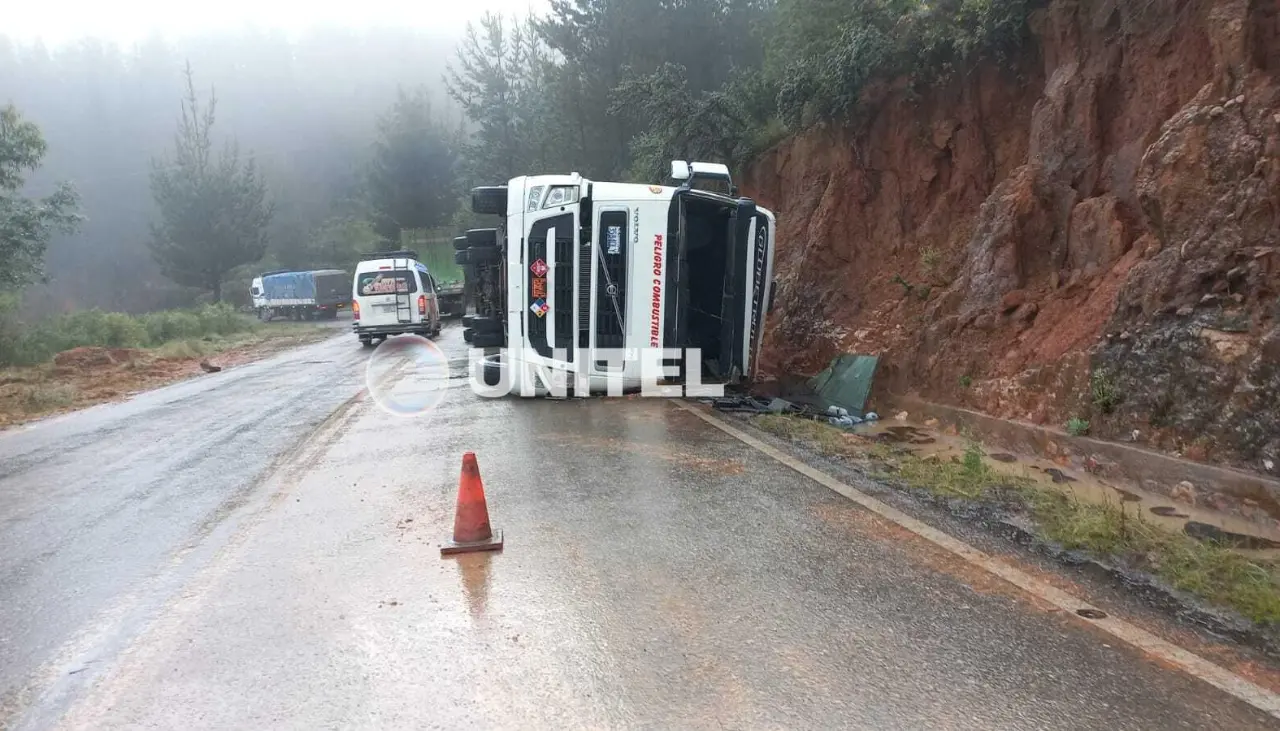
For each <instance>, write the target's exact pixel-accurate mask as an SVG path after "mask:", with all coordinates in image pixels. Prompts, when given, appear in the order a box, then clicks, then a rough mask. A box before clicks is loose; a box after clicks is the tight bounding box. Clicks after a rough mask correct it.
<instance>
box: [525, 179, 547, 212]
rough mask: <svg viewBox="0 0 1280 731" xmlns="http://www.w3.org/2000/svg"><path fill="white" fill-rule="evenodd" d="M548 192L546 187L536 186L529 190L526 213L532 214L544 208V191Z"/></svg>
mask: <svg viewBox="0 0 1280 731" xmlns="http://www.w3.org/2000/svg"><path fill="white" fill-rule="evenodd" d="M544 190H546V187H545V186H541V185H535V186H533V187H532V188H530V189H529V200H528V202H527V203H526V204H525V211H526V212H528V213H532V212H534V211H536V210H538V209H539V208H541V207H542V191H544Z"/></svg>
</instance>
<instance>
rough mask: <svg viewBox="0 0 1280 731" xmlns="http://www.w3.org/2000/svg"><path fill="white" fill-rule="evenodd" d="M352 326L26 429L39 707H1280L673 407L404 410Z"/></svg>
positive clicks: (579, 716) (485, 405) (34, 719)
mask: <svg viewBox="0 0 1280 731" xmlns="http://www.w3.org/2000/svg"><path fill="white" fill-rule="evenodd" d="M349 340H350V338H349V337H348V338H343V339H341V340H339V341H336V342H329V343H323V344H320V345H317V346H312V347H310V348H304V349H302V350H299V351H296V352H294V353H290V354H287V355H285V356H282V357H280V358H278V359H276V360H275V362H274V363H262V364H257V365H254V366H247V367H245V368H241V369H235V370H232V371H227V372H224V373H222V374H218V377H217V378H210V379H207V380H201V381H198V382H195V383H192V384H187V385H184V386H179V387H176V388H173V389H166V390H165V391H162V392H157V393H155V394H151V395H148V396H146V397H143V398H141V399H138V400H136V401H134V402H130V403H128V404H124V405H119V406H112V407H106V408H102V409H97V410H94V411H91V412H85V413H83V414H79V415H75V416H72V417H69V418H65V419H62V420H60V421H58V422H51V423H49V424H46V425H43V426H42V427H40V428H37V429H33V430H30V431H28V432H23V433H18V434H12V435H6V436H3V437H0V460H2V462H0V464H2V465H3V466H0V499H2V500H3V502H2V503H0V511H3V512H0V516H2V517H3V520H4V522H3V525H4V532H3V534H2V535H0V561H2V562H3V563H0V568H2V572H3V573H0V576H2V577H3V578H2V579H0V599H2V600H3V610H2V611H3V615H2V616H0V623H3V624H2V625H0V626H3V627H4V629H0V633H2V634H0V652H2V653H4V654H3V656H0V668H3V669H2V670H0V672H2V673H4V674H3V675H0V679H2V680H3V683H4V684H5V685H4V687H6V688H10V689H12V688H14V687H18V688H23V687H26V688H28V691H27V692H25V693H17V694H16V695H15V694H12V693H11V698H15V699H17V701H16V702H17V703H18V705H20V707H21V713H20V715H15V716H12V717H11V720H12V722H13V723H14V725H16V726H18V727H30V728H51V727H52V728H93V729H98V728H182V729H196V728H226V729H232V728H299V729H315V728H337V727H344V728H346V727H365V728H446V727H455V728H456V727H460V726H469V727H474V728H869V729H891V728H902V729H923V728H939V729H942V728H965V729H1030V728H1061V729H1179V728H1196V729H1201V728H1203V729H1226V728H1233V729H1234V728H1274V724H1273V721H1274V719H1270V718H1269V717H1267V716H1265V715H1264V714H1262V713H1261V712H1260V711H1257V710H1255V709H1253V708H1251V707H1249V706H1247V705H1245V704H1244V703H1242V702H1240V701H1237V700H1235V699H1232V698H1230V697H1229V696H1226V695H1225V694H1223V693H1221V692H1219V691H1217V690H1215V689H1213V688H1212V687H1210V686H1208V685H1206V684H1204V683H1202V682H1200V681H1198V680H1195V679H1193V678H1191V677H1189V676H1186V675H1183V674H1181V673H1179V672H1176V671H1173V670H1169V669H1167V668H1165V667H1162V666H1160V665H1157V664H1156V663H1154V662H1152V661H1151V660H1149V659H1147V658H1145V657H1143V656H1142V655H1140V654H1139V653H1138V652H1137V651H1135V650H1133V649H1131V648H1129V647H1127V646H1124V645H1122V644H1121V643H1119V642H1118V641H1116V640H1114V639H1112V638H1110V637H1109V636H1107V635H1104V634H1101V633H1098V632H1096V631H1094V630H1091V629H1090V628H1088V627H1087V626H1085V625H1084V624H1083V623H1081V622H1079V621H1076V620H1074V619H1070V618H1064V617H1062V616H1061V615H1060V614H1058V613H1054V612H1050V611H1048V610H1047V609H1046V608H1045V607H1043V606H1041V605H1038V604H1037V603H1036V602H1034V601H1033V600H1031V599H1029V598H1027V597H1026V596H1024V595H1021V594H1020V593H1019V592H1018V591H1016V590H1014V589H1013V588H1011V587H1009V586H1007V585H1005V584H1003V583H1002V582H999V581H997V580H995V579H993V578H990V577H989V576H987V575H985V574H982V573H980V572H975V571H973V570H971V569H968V568H967V567H965V566H964V565H961V564H959V563H958V562H957V561H956V560H955V559H953V558H951V557H950V556H949V555H947V554H943V553H941V552H940V551H938V550H937V549H935V548H933V547H931V546H930V545H927V544H923V543H922V542H921V541H919V540H918V539H916V538H914V537H913V536H912V535H911V534H907V533H906V532H905V531H902V530H900V529H896V528H895V527H893V526H892V525H890V524H886V523H884V522H883V521H881V520H880V519H878V518H876V517H874V516H872V515H870V514H868V513H866V512H865V511H863V510H862V509H860V508H858V507H856V506H855V505H853V504H852V503H850V502H849V501H847V500H846V499H844V498H842V497H840V496H839V495H836V494H835V493H832V492H831V491H829V490H827V489H826V488H824V487H821V486H820V485H817V484H815V483H812V482H810V481H808V480H806V479H804V478H802V477H800V476H799V475H797V474H796V473H794V472H792V471H790V470H788V469H786V468H785V467H783V466H781V465H779V464H777V463H776V462H774V461H772V460H770V459H769V458H767V457H765V456H764V455H761V454H759V453H757V452H755V451H753V450H751V449H750V448H748V447H746V446H745V445H743V444H741V443H739V442H737V441H735V440H733V439H732V438H731V437H729V436H727V435H725V434H723V433H721V432H719V431H718V430H715V429H713V428H711V427H709V426H708V425H707V424H705V423H703V422H701V421H700V420H698V419H697V418H696V417H695V416H693V415H691V414H688V413H686V412H684V411H681V410H679V409H676V408H674V407H673V406H672V405H671V404H669V403H666V402H664V401H661V400H650V399H622V400H600V399H596V400H590V401H570V402H548V401H519V400H484V399H479V398H477V397H476V396H474V395H473V394H472V393H471V392H470V391H469V390H468V389H467V387H466V382H465V381H464V380H460V379H453V380H449V381H447V385H448V388H447V390H445V391H444V400H443V402H442V403H441V404H440V406H439V407H438V408H437V409H436V410H435V411H433V412H432V413H431V415H430V417H428V418H419V419H403V418H397V417H393V416H390V415H388V414H386V413H384V412H383V411H382V410H380V409H379V408H378V407H377V405H376V404H375V403H374V402H373V401H372V400H371V399H368V398H363V397H360V396H357V393H358V391H359V386H360V382H361V380H362V378H363V370H362V366H361V360H362V358H363V356H362V354H361V353H360V351H359V349H358V347H353V346H354V343H353V342H349ZM443 344H444V347H445V349H446V351H448V352H450V353H453V354H459V353H460V352H461V349H462V345H461V342H460V340H459V339H458V331H457V330H456V329H452V330H450V331H447V332H446V335H445V337H444V338H443ZM288 373H291V374H292V375H286V374H288ZM454 375H458V374H457V373H455V374H454ZM218 379H220V380H218ZM428 385H430V386H436V385H442V384H441V383H440V382H438V381H436V382H433V383H432V384H423V383H421V382H419V381H418V379H416V378H415V377H414V376H413V374H412V373H409V374H407V375H404V374H402V376H401V377H399V378H398V380H397V379H389V380H388V381H387V387H388V388H389V389H391V393H393V394H396V395H399V396H402V397H408V396H410V395H412V394H413V393H415V392H421V391H422V390H424V389H425V388H427V387H428ZM353 397H354V398H353ZM297 414H302V415H303V418H301V419H297V418H290V416H289V415H297ZM263 422H266V423H265V424H264V423H263ZM213 424H216V425H217V426H216V427H211V426H210V425H213ZM286 424H297V425H298V426H296V428H290V427H288V426H286ZM267 426H270V427H272V428H266V427H267ZM304 435H305V438H303V437H304ZM465 450H474V451H475V452H476V453H477V455H478V457H479V464H480V470H481V474H482V476H483V478H484V481H485V487H486V491H487V493H488V497H489V506H490V513H491V517H492V520H493V523H494V525H495V527H497V528H500V529H502V531H503V533H504V536H505V539H506V547H505V549H504V551H503V552H502V553H500V554H476V555H470V556H464V557H461V558H449V559H442V558H441V557H440V555H439V545H440V543H441V541H442V540H443V539H444V538H445V536H446V535H447V534H448V532H449V530H450V528H451V526H452V521H453V507H454V506H453V502H454V499H455V495H456V492H455V491H456V488H457V479H458V470H459V467H460V457H461V454H462V452H463V451H465ZM23 455H25V456H23Z"/></svg>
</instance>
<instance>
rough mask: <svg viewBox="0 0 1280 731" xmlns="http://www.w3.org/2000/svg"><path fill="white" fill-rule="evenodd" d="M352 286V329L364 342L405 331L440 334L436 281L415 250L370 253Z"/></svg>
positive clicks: (360, 264)
mask: <svg viewBox="0 0 1280 731" xmlns="http://www.w3.org/2000/svg"><path fill="white" fill-rule="evenodd" d="M351 287H352V292H351V315H352V325H351V329H352V330H353V331H354V332H355V334H356V336H357V337H359V338H360V342H361V344H363V345H365V346H371V345H373V343H374V341H375V340H376V341H381V340H385V339H386V338H387V337H389V336H392V335H401V334H404V333H413V334H417V335H421V336H423V337H427V338H434V337H436V336H438V335H439V334H440V307H439V303H438V302H437V300H436V287H435V280H434V279H433V278H432V277H431V273H430V272H429V271H428V270H427V267H426V265H425V264H423V263H422V262H420V261H418V255H417V253H416V252H413V251H387V252H376V253H373V254H367V255H366V258H364V259H363V260H362V261H361V262H360V263H359V264H357V265H356V273H355V279H354V281H353V282H352V285H351Z"/></svg>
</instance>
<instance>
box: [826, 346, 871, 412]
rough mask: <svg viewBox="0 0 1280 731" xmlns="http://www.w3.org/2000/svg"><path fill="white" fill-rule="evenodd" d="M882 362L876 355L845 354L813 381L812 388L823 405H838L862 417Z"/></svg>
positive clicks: (833, 361) (832, 362)
mask: <svg viewBox="0 0 1280 731" xmlns="http://www.w3.org/2000/svg"><path fill="white" fill-rule="evenodd" d="M879 361H880V359H879V358H878V357H876V356H874V355H858V354H856V353H845V354H844V355H841V356H838V357H836V358H835V359H833V360H832V361H831V365H829V366H827V367H826V369H825V370H823V371H822V372H821V373H819V374H818V375H816V376H814V377H813V378H812V379H810V380H809V386H810V387H811V388H812V389H813V390H814V392H815V393H816V394H817V396H818V398H819V400H820V402H821V403H822V405H824V406H827V407H831V406H836V407H839V408H842V409H845V410H847V411H848V413H850V414H853V415H855V416H858V417H859V418H861V417H862V414H863V410H864V409H865V408H866V406H867V398H868V397H869V396H870V395H871V381H872V378H873V377H874V376H875V372H876V365H877V364H878V363H879Z"/></svg>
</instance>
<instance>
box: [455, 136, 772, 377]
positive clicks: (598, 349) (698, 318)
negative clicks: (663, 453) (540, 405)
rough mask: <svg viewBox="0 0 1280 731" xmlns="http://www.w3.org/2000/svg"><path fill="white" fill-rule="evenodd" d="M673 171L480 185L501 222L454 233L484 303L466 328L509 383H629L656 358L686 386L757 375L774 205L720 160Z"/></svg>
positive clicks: (480, 196) (480, 199)
mask: <svg viewBox="0 0 1280 731" xmlns="http://www.w3.org/2000/svg"><path fill="white" fill-rule="evenodd" d="M672 178H673V179H675V180H676V181H677V182H678V183H679V184H678V185H643V184H629V183H610V182H598V181H592V180H588V179H586V178H583V177H582V176H580V175H578V174H576V173H574V174H569V175H532V176H522V177H517V178H513V179H511V180H509V181H508V182H507V184H506V185H503V186H494V187H487V188H477V189H475V190H473V191H472V209H473V210H474V211H475V212H477V213H485V214H494V215H496V216H498V217H499V220H498V222H497V223H498V225H497V226H496V227H495V228H492V229H473V230H471V231H468V232H467V233H466V236H464V237H460V238H459V239H457V240H456V242H455V247H456V248H457V249H459V251H458V253H457V261H458V263H459V264H461V265H463V266H464V268H465V271H466V273H467V280H468V287H467V289H468V292H469V294H470V297H471V299H472V301H471V303H470V304H472V305H473V306H474V307H475V312H476V314H475V315H474V316H469V317H465V318H463V323H464V325H465V326H466V327H467V328H468V330H467V331H466V332H465V333H464V336H465V337H466V338H467V339H468V340H469V341H470V342H471V343H472V345H473V346H474V347H478V348H488V349H491V351H490V354H489V355H488V356H487V357H486V363H487V364H488V365H489V367H490V368H493V369H497V370H499V371H500V372H501V374H502V377H503V378H505V379H506V380H507V383H508V384H509V387H510V388H511V391H512V392H513V393H521V394H523V395H538V394H542V393H545V392H547V390H548V389H550V388H552V387H553V386H557V385H559V384H561V383H565V382H569V383H572V384H575V385H576V386H577V389H574V387H573V386H570V387H569V390H571V391H576V393H575V395H586V393H582V391H586V392H590V393H599V392H605V391H606V390H609V389H610V384H611V383H612V384H614V386H613V387H614V388H616V384H617V383H618V382H621V383H622V384H623V388H624V390H634V389H635V388H638V387H639V386H640V385H641V383H642V375H643V373H642V371H644V370H645V368H646V367H649V368H653V367H654V365H655V364H657V365H660V366H662V367H666V368H668V369H670V370H668V371H667V373H675V374H676V375H675V380H676V381H677V382H681V383H690V382H700V383H711V382H715V383H725V384H733V383H741V382H744V381H749V380H751V378H752V377H753V376H754V374H755V368H756V365H757V359H758V356H759V350H760V344H761V341H762V338H763V333H764V318H765V314H766V311H767V310H768V309H769V305H770V297H771V292H772V276H773V248H774V235H775V229H776V222H775V218H774V215H773V213H771V212H770V211H767V210H765V209H764V208H761V207H759V206H757V205H756V204H755V203H754V202H753V201H751V200H749V199H746V198H740V197H737V189H736V188H735V187H734V185H733V182H732V179H731V178H730V175H729V170H728V168H726V167H725V166H724V165H718V164H714V163H698V162H695V163H686V162H684V161H675V162H673V163H672ZM494 349H496V351H497V352H495V350H494ZM689 349H696V350H697V351H699V353H700V362H689V360H688V358H685V357H684V356H685V355H687V354H689V353H688V351H689ZM670 355H678V357H675V358H669V357H668V356H670ZM646 359H648V360H647V361H646ZM646 363H647V365H646ZM548 378H550V379H551V380H552V381H553V383H547V380H548ZM491 380H492V377H491V376H489V375H488V374H486V381H491ZM530 385H531V386H532V387H529V386H530ZM583 386H585V388H584V387H583Z"/></svg>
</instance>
